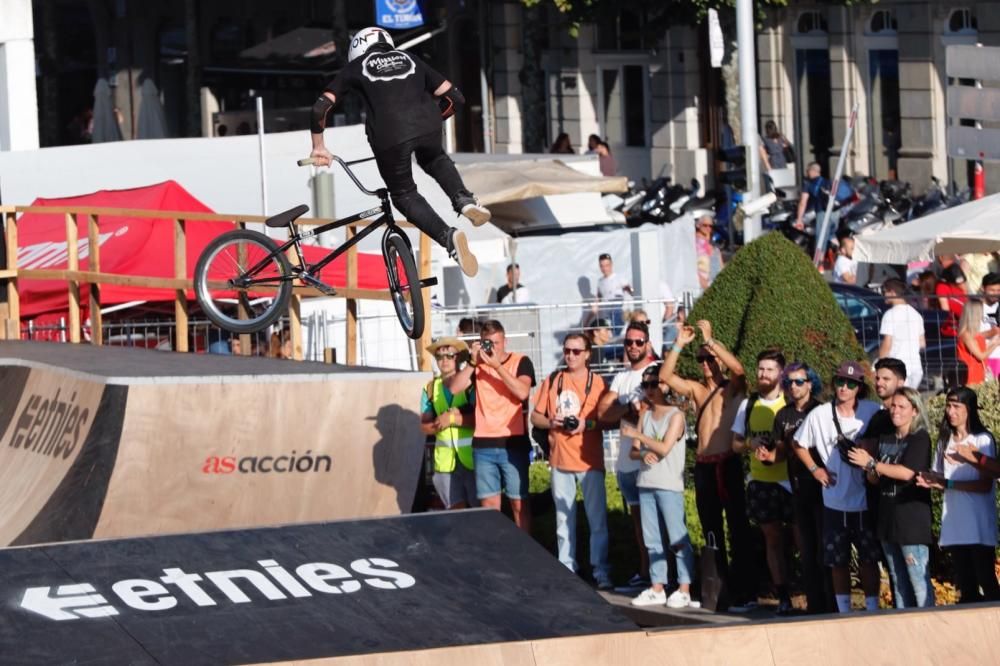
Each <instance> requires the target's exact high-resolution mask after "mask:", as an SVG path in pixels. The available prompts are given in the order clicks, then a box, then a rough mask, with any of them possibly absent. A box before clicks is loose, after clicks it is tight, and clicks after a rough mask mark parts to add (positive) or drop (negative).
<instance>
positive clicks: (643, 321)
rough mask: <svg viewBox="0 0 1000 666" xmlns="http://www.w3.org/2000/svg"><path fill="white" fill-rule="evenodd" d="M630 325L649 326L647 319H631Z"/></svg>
mask: <svg viewBox="0 0 1000 666" xmlns="http://www.w3.org/2000/svg"><path fill="white" fill-rule="evenodd" d="M632 323H633V324H642V325H643V326H649V320H648V319H633V320H632Z"/></svg>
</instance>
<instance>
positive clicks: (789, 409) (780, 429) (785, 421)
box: [771, 398, 819, 490]
mask: <svg viewBox="0 0 1000 666" xmlns="http://www.w3.org/2000/svg"><path fill="white" fill-rule="evenodd" d="M818 404H819V401H818V400H814V399H812V398H810V400H809V402H808V403H806V408H805V409H804V410H802V411H799V410H798V409H796V408H795V403H791V404H788V405H785V406H784V407H782V408H781V409H779V410H778V413H777V414H775V415H774V427H773V429H772V430H771V438H772V439H774V441H775V442H781V443H782V444H784V447H785V452H786V456H787V458H788V475H789V477H790V480H791V482H792V487H793V490H796V489H797V488H798V485H799V484H800V483H809V482H812V483H817V481H816V479H814V478H813V475H812V474H810V473H809V470H808V469H806V467H805V466H804V465H803V464H802V461H801V460H799V457H798V456H797V455H795V451H794V450H793V449H792V440H793V439H794V438H795V433H796V431H797V430H798V429H799V426H801V425H802V422H803V421H804V420H805V418H806V414H808V413H809V412H811V411H812V410H813V407H815V406H816V405H818ZM814 450H815V449H810V453H811V452H812V451H814ZM813 457H814V459H815V454H813ZM817 464H819V463H817Z"/></svg>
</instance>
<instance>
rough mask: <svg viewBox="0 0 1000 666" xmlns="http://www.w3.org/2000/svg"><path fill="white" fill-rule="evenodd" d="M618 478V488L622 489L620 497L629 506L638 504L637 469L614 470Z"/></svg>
mask: <svg viewBox="0 0 1000 666" xmlns="http://www.w3.org/2000/svg"><path fill="white" fill-rule="evenodd" d="M615 476H616V477H617V478H618V490H620V491H622V497H623V498H624V499H625V503H626V504H628V505H629V506H639V487H638V486H637V485H636V482H637V481H638V480H639V470H637V469H636V470H633V471H631V472H615Z"/></svg>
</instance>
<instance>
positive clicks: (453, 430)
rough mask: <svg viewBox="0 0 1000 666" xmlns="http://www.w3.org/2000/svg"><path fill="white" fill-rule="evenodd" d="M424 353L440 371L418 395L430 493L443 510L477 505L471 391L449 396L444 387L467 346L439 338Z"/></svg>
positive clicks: (473, 401)
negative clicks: (429, 459) (430, 462)
mask: <svg viewBox="0 0 1000 666" xmlns="http://www.w3.org/2000/svg"><path fill="white" fill-rule="evenodd" d="M427 351H429V352H430V353H431V354H433V355H434V360H435V361H437V366H438V370H440V371H441V374H440V375H438V376H437V377H435V378H434V379H432V380H431V381H430V383H429V384H427V386H425V387H424V390H423V394H422V395H421V396H420V413H421V417H420V423H421V426H420V427H421V430H423V432H424V434H426V435H430V436H431V437H433V438H434V477H433V479H434V490H435V491H436V492H437V494H438V497H440V498H441V501H442V502H443V503H444V506H445V508H446V509H464V508H466V507H470V506H477V505H478V502H477V501H476V474H475V472H473V462H472V433H473V431H474V429H475V418H476V417H475V412H474V410H475V393H474V389H473V387H472V386H470V387H468V388H466V389H465V390H463V391H460V392H459V393H457V394H452V392H451V391H449V390H448V387H447V386H446V382H447V380H449V379H451V378H452V377H453V376H454V375H455V373H456V372H458V366H459V364H460V363H463V362H466V361H468V358H469V346H468V345H466V344H465V342H463V341H462V340H459V339H458V338H451V337H442V338H438V339H437V340H436V341H435V342H434V343H433V344H431V345H430V346H429V347H428V348H427Z"/></svg>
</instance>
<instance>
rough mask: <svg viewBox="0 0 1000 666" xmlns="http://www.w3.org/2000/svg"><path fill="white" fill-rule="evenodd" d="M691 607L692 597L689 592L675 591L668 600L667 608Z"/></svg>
mask: <svg viewBox="0 0 1000 666" xmlns="http://www.w3.org/2000/svg"><path fill="white" fill-rule="evenodd" d="M690 605H691V595H690V594H688V593H687V592H681V591H680V590H674V593H673V594H671V595H670V596H669V597H668V598H667V608H687V607H688V606H690Z"/></svg>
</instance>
